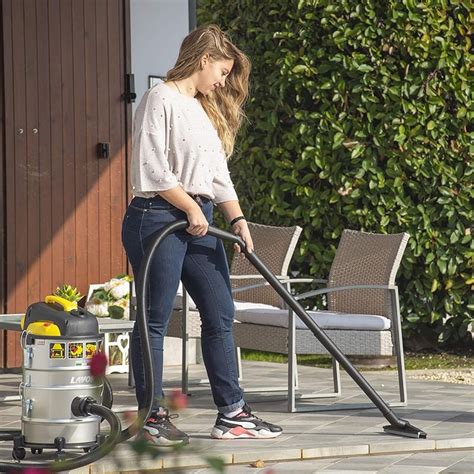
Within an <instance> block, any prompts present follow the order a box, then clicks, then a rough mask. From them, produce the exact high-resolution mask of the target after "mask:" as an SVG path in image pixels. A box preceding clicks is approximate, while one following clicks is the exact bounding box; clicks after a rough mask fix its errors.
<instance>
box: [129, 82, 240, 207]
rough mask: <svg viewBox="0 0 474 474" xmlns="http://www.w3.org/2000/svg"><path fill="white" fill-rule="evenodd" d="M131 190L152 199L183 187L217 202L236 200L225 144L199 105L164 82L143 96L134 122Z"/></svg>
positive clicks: (195, 100) (188, 191) (187, 190)
mask: <svg viewBox="0 0 474 474" xmlns="http://www.w3.org/2000/svg"><path fill="white" fill-rule="evenodd" d="M131 183H132V191H133V194H134V195H135V196H139V197H145V198H149V197H152V196H154V195H155V194H156V192H157V191H166V190H168V189H172V188H175V187H176V186H182V187H183V189H184V190H185V191H186V192H187V193H190V194H200V195H202V196H206V197H208V198H210V199H212V200H213V201H214V203H215V204H217V203H220V202H224V201H233V200H237V199H238V197H237V194H236V192H235V190H234V185H233V184H232V180H231V178H230V175H229V169H228V167H227V160H226V158H225V154H224V151H223V149H222V142H221V140H220V138H219V136H218V135H217V132H216V130H215V128H214V126H213V125H212V123H211V121H210V120H209V117H208V115H207V114H206V112H205V111H204V109H203V108H202V106H201V104H200V102H199V101H198V100H197V99H195V98H193V97H188V96H185V95H182V94H180V93H179V92H178V91H177V90H173V89H171V87H169V86H167V85H165V84H164V83H160V84H157V85H156V86H154V87H152V88H151V89H149V90H148V91H147V92H146V93H145V94H144V96H143V98H142V100H141V102H140V105H139V106H138V108H137V110H136V112H135V119H134V123H133V141H132V164H131Z"/></svg>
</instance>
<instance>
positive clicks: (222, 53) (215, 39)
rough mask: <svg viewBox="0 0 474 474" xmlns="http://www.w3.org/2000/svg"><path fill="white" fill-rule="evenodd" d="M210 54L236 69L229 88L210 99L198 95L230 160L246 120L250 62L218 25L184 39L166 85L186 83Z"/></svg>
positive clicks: (199, 30)
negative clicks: (185, 80) (169, 83)
mask: <svg viewBox="0 0 474 474" xmlns="http://www.w3.org/2000/svg"><path fill="white" fill-rule="evenodd" d="M206 53H207V54H209V56H210V57H211V58H212V60H216V61H219V60H222V59H233V60H234V66H233V67H232V70H231V72H230V74H229V75H228V76H227V79H226V85H225V87H222V88H217V89H216V90H214V91H212V92H210V93H209V94H208V95H204V94H201V93H200V92H198V93H197V95H196V99H198V100H199V102H200V103H201V105H202V107H203V109H204V110H205V111H206V113H207V115H208V116H209V119H210V120H211V122H212V124H213V125H214V127H215V129H216V130H217V134H218V135H219V138H220V139H221V141H222V146H223V148H224V152H225V154H226V157H227V158H230V156H231V155H232V153H233V151H234V144H235V138H236V136H237V132H238V131H239V128H240V126H241V124H242V120H243V119H244V117H245V114H244V111H243V105H244V103H245V101H246V100H247V97H248V88H249V86H248V84H249V75H250V67H251V66H250V61H249V59H248V58H247V56H246V55H245V54H244V53H243V52H242V51H240V49H238V48H237V47H236V46H235V45H234V44H233V43H232V42H231V40H230V39H229V37H228V36H227V34H226V33H224V32H223V31H222V30H221V29H220V28H219V27H218V26H217V25H206V26H200V27H199V28H196V29H195V30H193V31H192V32H191V33H189V34H188V36H186V38H184V40H183V42H182V44H181V47H180V49H179V55H178V59H177V61H176V64H175V65H174V67H173V68H172V69H170V70H169V71H168V72H167V74H166V80H167V81H179V80H181V79H186V78H187V77H189V76H191V75H192V74H193V73H195V72H196V71H199V70H200V69H201V59H202V57H203V56H204V55H205V54H206Z"/></svg>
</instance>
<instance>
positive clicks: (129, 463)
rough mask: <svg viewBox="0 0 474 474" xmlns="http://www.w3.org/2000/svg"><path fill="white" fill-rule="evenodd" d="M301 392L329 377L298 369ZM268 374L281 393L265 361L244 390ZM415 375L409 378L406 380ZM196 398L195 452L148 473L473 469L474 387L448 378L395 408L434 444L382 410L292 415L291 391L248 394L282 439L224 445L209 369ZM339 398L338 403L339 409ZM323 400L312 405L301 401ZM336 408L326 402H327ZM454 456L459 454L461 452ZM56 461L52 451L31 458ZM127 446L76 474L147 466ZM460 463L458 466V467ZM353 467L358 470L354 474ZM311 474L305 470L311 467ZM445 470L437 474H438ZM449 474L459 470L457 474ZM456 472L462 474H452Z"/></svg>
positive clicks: (250, 373) (127, 402)
mask: <svg viewBox="0 0 474 474" xmlns="http://www.w3.org/2000/svg"><path fill="white" fill-rule="evenodd" d="M298 370H299V376H300V388H301V391H302V392H303V393H304V392H308V391H311V390H315V389H316V388H317V389H318V391H319V390H321V391H326V392H328V391H330V390H331V378H330V377H331V370H330V369H319V368H312V367H305V366H302V367H299V368H298ZM267 374H270V375H271V378H272V379H274V380H275V382H274V383H276V384H278V386H283V385H284V384H285V381H286V366H285V365H283V364H273V363H267V362H248V361H244V376H245V379H244V381H243V382H242V386H243V387H244V388H245V387H256V386H257V387H258V386H259V385H260V386H269V385H270V381H269V379H268V378H267ZM408 374H409V373H408ZM364 375H365V376H366V378H367V379H368V380H369V382H370V383H371V384H372V386H373V387H374V388H375V389H376V390H377V391H379V394H380V395H381V396H382V397H383V398H384V399H385V400H386V401H390V400H392V401H395V400H396V396H397V381H396V373H395V372H394V371H377V372H364ZM190 377H191V389H190V390H191V396H190V397H188V400H189V406H188V407H187V408H186V409H184V410H183V411H181V412H180V414H179V415H180V417H179V419H178V420H177V423H176V424H177V425H178V426H179V428H180V429H183V430H184V431H186V432H188V433H189V434H190V437H191V442H190V445H189V448H187V449H185V450H183V452H182V453H181V454H180V456H179V458H176V456H175V455H174V454H168V455H166V456H164V457H163V458H160V459H158V460H151V459H147V460H145V461H143V463H142V465H141V467H140V469H141V470H142V472H147V471H148V472H153V471H157V470H161V469H163V466H164V469H167V470H174V471H176V470H178V466H181V468H182V469H184V470H186V472H199V473H210V472H215V471H212V470H211V469H209V467H206V466H207V464H206V461H205V459H204V458H205V457H207V456H212V457H221V458H222V460H223V461H224V462H225V463H226V465H227V469H226V472H231V473H237V472H243V473H244V472H254V473H257V472H259V473H260V472H264V471H265V469H267V468H268V467H270V468H271V469H272V471H273V472H274V473H280V472H281V473H283V472H290V471H292V470H294V471H296V472H320V471H323V472H331V471H332V472H342V471H344V472H346V471H347V472H349V471H350V470H351V469H352V470H355V471H359V472H360V471H361V470H362V471H364V472H397V471H396V470H397V469H399V471H398V472H471V471H472V470H473V469H472V467H473V457H472V452H473V451H472V449H474V403H473V402H474V390H473V387H472V386H469V385H458V384H449V383H447V382H440V381H433V382H430V381H426V380H418V379H416V380H411V379H410V378H409V377H408V402H409V405H408V407H403V408H394V409H393V411H394V412H395V413H396V414H397V415H399V416H400V417H401V418H404V419H408V420H409V421H410V422H411V423H412V424H413V425H415V426H417V427H418V428H421V429H423V430H425V431H426V432H427V433H428V439H426V440H423V439H420V440H417V439H412V438H402V437H395V436H391V435H388V434H386V433H384V432H383V429H382V427H383V426H384V425H386V424H387V421H386V420H385V419H384V418H383V416H382V415H381V414H380V412H379V411H378V410H377V409H369V410H345V411H325V412H305V413H288V412H287V411H286V399H285V393H280V394H278V397H279V399H278V400H275V396H276V394H275V393H257V394H255V393H251V394H248V396H246V399H247V401H248V402H249V404H250V405H251V406H252V408H253V410H254V411H255V412H256V414H257V415H259V416H261V417H262V418H264V419H265V420H268V421H271V422H273V423H277V424H280V425H282V426H283V429H284V433H283V435H282V436H280V437H279V438H276V439H274V440H235V441H219V440H212V439H210V438H209V432H210V429H211V428H212V425H213V423H214V420H215V416H216V411H215V408H214V405H213V401H212V397H211V393H210V389H209V387H208V386H207V385H203V384H201V385H198V384H195V383H193V382H194V381H198V380H200V379H202V378H204V377H205V370H204V367H203V366H200V365H195V366H192V367H191V369H190ZM20 379H21V375H20V374H0V396H5V395H12V394H15V393H18V384H19V382H20ZM165 380H166V384H165V391H166V390H167V389H171V388H175V387H179V386H180V368H179V367H167V368H165ZM110 381H111V383H112V386H113V388H114V406H120V407H122V408H124V407H131V408H132V407H133V406H134V404H135V397H134V393H133V390H132V389H129V388H128V387H127V376H126V375H122V374H113V375H111V376H110ZM332 401H334V399H331V403H332ZM366 402H367V399H366V397H365V395H364V394H363V393H362V392H361V391H360V389H359V388H358V387H357V386H356V385H355V384H354V383H353V382H352V380H351V379H350V378H349V377H348V376H347V375H346V374H342V396H341V397H340V398H339V399H337V402H336V403H366ZM311 403H323V401H321V400H318V401H315V400H304V402H302V404H304V405H308V404H311ZM324 403H328V401H324ZM19 418H20V406H19V402H14V401H10V402H3V403H0V419H1V423H0V425H1V426H2V427H6V428H15V427H19V426H20V423H19ZM453 450H456V451H453ZM42 458H43V459H50V458H51V452H49V453H47V452H45V454H43V455H41V456H38V455H36V456H33V455H32V454H30V453H27V460H32V459H37V460H40V459H42ZM0 459H3V460H10V459H11V444H10V443H6V442H4V443H0ZM258 459H260V460H262V461H264V462H265V465H266V467H265V468H262V469H259V468H250V467H248V466H249V463H251V462H253V461H256V460H258ZM138 462H139V461H138V460H137V458H136V455H135V453H134V452H133V451H132V450H131V448H130V445H129V443H125V445H124V446H121V447H120V449H117V448H116V449H115V450H114V452H113V453H112V454H111V455H109V456H108V457H107V458H104V459H102V460H100V461H98V462H96V463H94V464H93V465H91V466H87V467H84V468H82V469H78V470H75V471H72V472H75V473H81V474H82V473H90V474H92V473H109V472H110V473H118V472H138V470H139V464H138ZM456 466H457V467H456ZM468 466H470V470H466V471H463V470H462V469H467V467H468ZM350 468H351V469H350ZM305 469H306V470H305ZM436 469H438V470H436ZM450 469H451V471H450ZM452 469H459V470H458V471H455V470H454V471H453V470H452Z"/></svg>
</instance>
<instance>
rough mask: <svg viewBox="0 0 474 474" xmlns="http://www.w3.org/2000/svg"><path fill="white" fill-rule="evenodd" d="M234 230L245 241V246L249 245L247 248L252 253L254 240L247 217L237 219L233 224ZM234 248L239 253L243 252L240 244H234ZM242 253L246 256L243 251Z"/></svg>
mask: <svg viewBox="0 0 474 474" xmlns="http://www.w3.org/2000/svg"><path fill="white" fill-rule="evenodd" d="M232 232H234V234H235V235H238V236H239V237H240V238H241V239H242V240H243V241H244V242H245V246H246V247H247V250H248V251H249V252H250V253H252V252H253V250H254V248H253V241H252V236H251V235H250V231H249V226H248V225H247V221H246V220H245V219H241V220H240V221H237V222H236V223H235V224H234V225H233V226H232ZM234 250H235V251H236V252H238V253H241V252H242V250H241V248H240V245H239V244H234ZM241 255H242V256H244V254H243V253H241Z"/></svg>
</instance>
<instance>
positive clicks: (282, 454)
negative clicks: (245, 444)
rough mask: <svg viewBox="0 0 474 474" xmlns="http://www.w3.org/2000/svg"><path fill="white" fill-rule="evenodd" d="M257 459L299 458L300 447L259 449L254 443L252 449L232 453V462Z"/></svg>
mask: <svg viewBox="0 0 474 474" xmlns="http://www.w3.org/2000/svg"><path fill="white" fill-rule="evenodd" d="M257 459H261V460H262V461H277V460H280V459H284V460H288V459H301V449H278V450H262V449H259V448H258V446H257V445H254V449H253V450H252V451H247V452H245V451H244V452H236V453H235V454H234V464H237V463H243V462H254V461H256V460H257Z"/></svg>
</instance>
